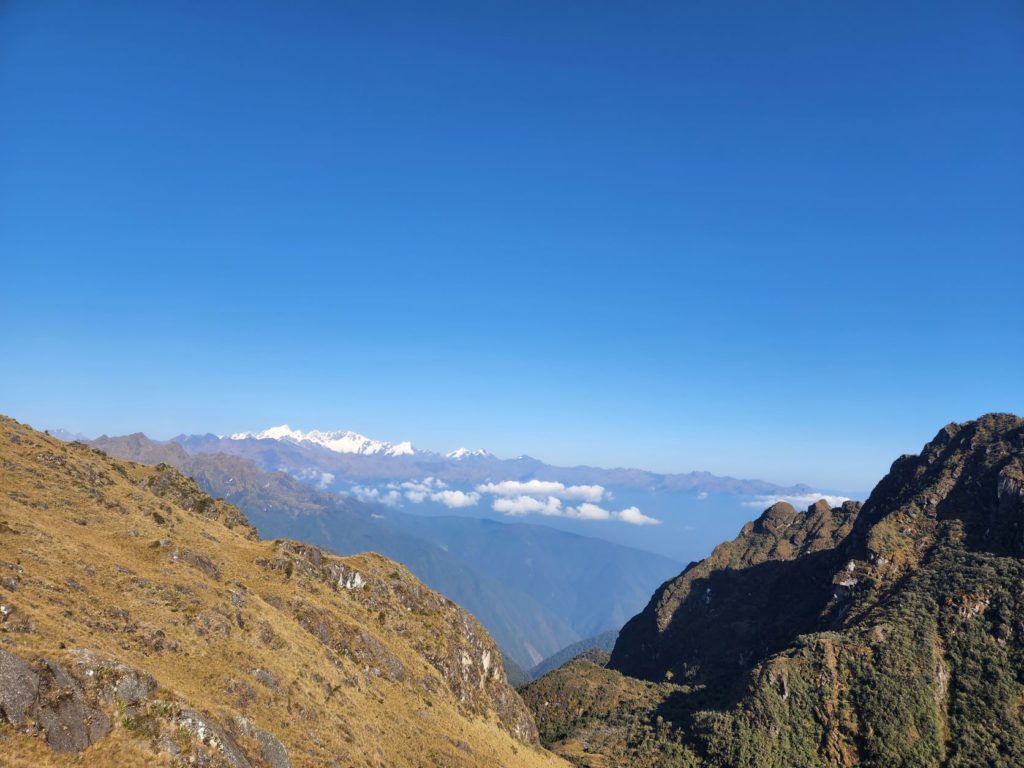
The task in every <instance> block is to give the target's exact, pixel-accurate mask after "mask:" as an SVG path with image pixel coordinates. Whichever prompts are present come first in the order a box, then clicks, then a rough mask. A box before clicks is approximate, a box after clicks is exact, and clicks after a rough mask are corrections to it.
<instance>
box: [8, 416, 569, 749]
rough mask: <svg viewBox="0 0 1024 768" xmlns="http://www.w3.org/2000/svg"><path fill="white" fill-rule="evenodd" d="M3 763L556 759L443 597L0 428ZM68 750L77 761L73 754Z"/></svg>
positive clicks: (190, 489) (94, 458)
mask: <svg viewBox="0 0 1024 768" xmlns="http://www.w3.org/2000/svg"><path fill="white" fill-rule="evenodd" d="M0 487H2V489H3V495H2V496H0V754H2V759H0V762H2V763H3V765H5V766H15V767H17V768H28V767H29V766H32V767H33V768H34V767H36V766H48V765H69V764H72V763H73V764H93V765H118V766H143V765H147V766H148V765H196V766H232V767H233V768H248V767H250V766H251V767H252V768H256V767H257V766H264V767H267V766H269V767H271V768H284V767H285V766H289V765H290V766H296V767H298V766H325V765H327V766H330V765H345V766H349V765H352V766H382V765H389V766H390V765H403V766H420V765H423V764H425V763H426V764H431V765H434V764H436V765H441V764H444V765H453V766H493V765H498V764H503V765H508V766H513V765H522V766H534V765H536V766H540V765H549V766H550V765H555V764H557V762H558V761H557V760H556V759H555V758H553V757H552V756H550V755H548V754H546V753H544V752H543V751H541V750H540V749H539V748H538V747H536V746H535V742H536V732H535V728H534V725H533V721H532V719H531V717H530V715H529V713H528V712H527V710H526V709H525V707H524V706H523V704H522V702H521V700H520V699H519V698H518V696H517V695H516V694H515V692H514V691H513V690H512V689H511V688H510V687H509V686H508V684H507V683H506V681H505V677H504V672H503V671H502V664H501V658H500V654H499V653H498V650H497V648H496V646H495V645H494V643H493V641H492V640H491V639H490V637H489V636H488V635H487V633H486V632H485V631H484V630H483V628H482V627H481V626H480V625H479V624H478V623H477V622H476V621H475V620H474V619H473V617H472V616H470V615H469V614H468V613H466V612H465V611H463V610H462V609H461V608H459V607H458V606H456V605H455V604H453V603H452V602H450V601H449V600H446V599H444V598H443V597H441V596H440V595H437V594H436V593H434V592H431V591H430V590H429V589H427V588H425V587H424V586H423V585H422V584H421V583H419V582H418V581H417V580H416V579H415V578H414V577H412V575H411V574H409V572H408V571H407V570H405V569H404V568H403V567H402V566H400V565H398V564H397V563H394V562H391V561H388V560H386V559H385V558H383V557H380V556H378V555H360V556H356V557H349V558H338V557H333V556H329V555H327V554H325V553H324V552H322V551H321V550H319V549H317V548H315V547H312V546H309V545H306V544H299V543H296V542H291V541H285V540H277V541H261V540H259V539H258V538H257V536H256V532H255V530H254V529H253V528H252V526H251V525H250V524H249V522H248V521H247V520H246V518H245V517H244V516H243V515H242V514H241V513H240V512H239V511H238V509H237V508H235V507H234V506H232V505H230V504H228V503H226V502H223V501H217V500H214V499H212V498H210V497H209V496H207V495H206V494H204V493H203V492H202V491H200V489H199V488H198V487H197V486H196V484H195V483H194V482H193V481H192V480H190V479H188V478H186V477H185V476H183V475H181V474H180V473H179V472H178V471H177V470H175V469H173V468H171V467H169V466H167V465H158V466H155V467H149V466H142V465H137V464H132V463H130V462H125V461H121V460H117V459H113V458H110V457H108V456H106V455H105V454H102V453H100V452H99V451H95V450H92V449H90V448H88V447H86V446H84V445H80V444H65V443H61V442H60V441H58V440H56V439H54V438H50V437H47V436H45V435H43V434H41V433H38V432H34V431H32V430H31V429H29V428H28V427H25V426H23V425H20V424H18V423H17V422H14V421H13V420H10V419H7V418H0ZM68 753H80V755H81V760H80V761H74V760H73V758H72V756H71V755H69V754H68Z"/></svg>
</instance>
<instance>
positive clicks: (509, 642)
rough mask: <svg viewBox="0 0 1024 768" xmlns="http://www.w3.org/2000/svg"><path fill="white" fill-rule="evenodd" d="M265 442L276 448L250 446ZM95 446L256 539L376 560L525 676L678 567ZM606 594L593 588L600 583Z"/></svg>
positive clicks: (226, 468) (561, 536)
mask: <svg viewBox="0 0 1024 768" xmlns="http://www.w3.org/2000/svg"><path fill="white" fill-rule="evenodd" d="M257 442H261V443H265V442H270V443H271V444H272V445H276V443H274V441H257ZM92 445H94V446H95V447H98V448H101V449H103V450H104V451H106V452H107V453H110V454H111V455H115V456H120V457H122V458H129V459H132V460H136V461H141V462H144V463H157V462H161V461H164V462H167V463H170V464H173V465H174V466H176V467H178V468H179V469H181V470H182V471H183V472H185V473H186V474H188V475H190V476H191V477H193V478H195V479H196V481H197V482H198V483H199V484H200V486H201V487H203V488H204V489H205V490H206V491H207V492H209V493H212V494H214V495H218V496H223V497H225V498H226V499H228V500H229V501H231V502H232V503H233V504H236V505H237V506H238V507H239V508H240V509H242V511H243V512H245V514H246V515H247V516H248V517H249V519H250V520H251V521H252V522H253V523H254V524H255V525H256V526H257V528H258V529H259V530H260V532H261V533H262V534H263V535H265V536H269V537H279V536H281V537H291V538H297V539H301V540H303V541H308V542H311V543H315V544H318V545H321V546H324V547H328V548H330V549H331V550H333V551H335V552H339V553H342V554H348V553H353V552H362V551H367V550H372V551H374V552H380V553H381V554H384V555H386V556H387V557H390V558H392V559H394V560H398V561H400V562H402V563H404V564H405V565H406V566H408V567H409V569H410V570H411V571H412V572H413V573H414V574H415V575H416V576H417V577H418V578H420V579H421V580H423V581H424V582H425V583H427V584H428V585H429V586H430V587H432V588H433V589H436V590H438V591H440V592H442V593H443V594H444V595H446V596H447V597H449V598H451V599H453V600H455V601H456V602H458V603H459V604H460V605H463V606H465V607H466V608H467V609H469V610H470V611H471V612H472V613H473V615H474V616H476V617H477V618H478V619H479V620H480V621H481V622H482V623H483V624H484V626H486V627H487V629H488V631H489V632H490V633H491V635H492V636H493V637H494V638H495V640H497V641H498V643H499V645H500V646H501V648H502V650H503V651H504V652H505V653H506V654H507V655H509V656H511V657H512V658H514V659H515V660H516V661H517V663H519V664H520V665H521V666H523V667H524V668H527V669H528V668H530V667H532V666H534V665H535V664H537V663H538V662H540V661H541V660H543V659H544V658H546V657H547V656H549V655H551V654H553V653H556V652H557V651H558V650H560V649H562V648H564V647H565V646H567V645H569V644H571V643H573V642H576V641H578V640H580V639H581V638H585V637H590V636H592V635H594V634H596V633H599V632H602V631H605V630H607V629H609V628H612V627H616V628H617V627H619V626H621V625H622V624H623V623H624V622H625V621H626V620H627V619H628V618H629V617H630V616H632V615H633V614H634V613H635V612H636V611H637V610H639V608H640V607H642V606H643V604H644V602H646V600H647V598H648V596H649V594H650V592H651V590H652V589H654V587H656V586H657V585H658V584H660V583H662V582H663V581H664V580H665V579H666V578H668V577H669V576H671V575H672V574H673V573H675V572H677V570H678V564H677V563H675V562H674V561H672V560H669V559H668V558H664V557H661V556H658V555H652V554H651V553H648V552H641V551H639V550H635V549H631V548H629V547H623V546H618V545H615V544H611V543H609V542H606V541H603V540H600V539H595V538H589V537H585V536H578V535H575V534H571V533H566V532H563V531H557V530H553V529H551V528H548V527H546V526H539V525H528V524H523V523H516V524H505V523H499V522H495V521H491V520H476V519H472V518H467V517H452V516H441V517H435V516H422V515H410V514H405V513H403V512H401V511H400V510H396V509H392V508H387V507H383V506H380V505H376V506H372V505H367V504H363V503H361V502H359V501H356V500H353V499H351V498H348V497H345V496H341V495H339V494H334V493H329V492H325V491H323V490H320V489H317V488H315V487H313V486H311V485H307V484H305V483H302V482H299V480H297V479H296V478H294V477H292V476H291V475H288V474H286V473H283V472H266V471H264V470H262V469H260V468H259V467H258V466H257V465H256V464H255V463H254V462H253V461H252V460H250V459H248V458H243V457H240V456H232V455H226V454H210V453H194V454H188V453H186V452H185V450H184V449H183V448H182V447H181V446H180V445H179V444H177V443H173V442H171V443H159V442H154V441H152V440H149V439H148V438H146V437H145V435H141V434H135V435H127V436H123V437H113V438H109V437H103V438H100V439H98V440H96V441H93V443H92ZM597 573H600V574H601V588H600V589H594V588H593V583H594V578H595V574H597Z"/></svg>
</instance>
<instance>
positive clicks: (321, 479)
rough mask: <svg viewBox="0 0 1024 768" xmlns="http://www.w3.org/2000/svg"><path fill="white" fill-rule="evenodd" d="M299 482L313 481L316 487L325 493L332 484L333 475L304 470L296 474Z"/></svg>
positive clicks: (316, 470) (315, 470)
mask: <svg viewBox="0 0 1024 768" xmlns="http://www.w3.org/2000/svg"><path fill="white" fill-rule="evenodd" d="M296 477H298V478H299V479H300V480H313V481H315V482H316V487H317V488H319V489H320V490H321V491H325V490H327V489H328V488H330V487H331V484H332V483H333V482H334V475H333V474H332V473H331V472H321V471H320V470H318V469H304V470H302V471H301V472H298V473H297V474H296Z"/></svg>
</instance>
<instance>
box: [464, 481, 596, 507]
mask: <svg viewBox="0 0 1024 768" xmlns="http://www.w3.org/2000/svg"><path fill="white" fill-rule="evenodd" d="M476 490H477V493H490V494H493V495H494V496H552V497H554V498H556V499H562V500H563V501H589V502H598V501H601V499H603V498H604V496H605V493H606V491H605V489H604V487H603V486H600V485H569V486H567V485H565V484H564V483H559V482H556V481H554V480H527V481H525V482H521V481H519V480H503V481H502V482H500V483H484V484H483V485H478V486H477V487H476Z"/></svg>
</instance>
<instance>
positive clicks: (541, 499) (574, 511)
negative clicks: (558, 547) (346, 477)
mask: <svg viewBox="0 0 1024 768" xmlns="http://www.w3.org/2000/svg"><path fill="white" fill-rule="evenodd" d="M352 494H353V495H354V496H355V497H356V498H357V499H359V500H360V501H366V502H373V503H377V504H386V505H388V506H391V507H397V506H401V505H402V502H410V503H412V504H422V503H424V502H426V501H432V502H435V503H437V504H443V505H444V506H446V507H448V508H449V509H466V508H468V507H474V506H476V505H477V504H479V503H480V500H481V499H482V498H483V497H484V496H490V497H491V508H492V509H493V510H494V511H495V512H500V513H502V514H503V515H510V516H514V517H520V516H523V515H543V516H546V517H566V518H571V519H573V520H589V521H594V520H598V521H600V520H617V521H619V522H622V523H628V524H629V525H658V524H659V523H660V522H661V521H660V520H657V519H655V518H653V517H649V516H647V515H645V514H643V513H642V512H641V511H640V510H639V509H638V508H637V507H627V508H626V509H621V510H612V509H608V508H607V507H605V506H601V502H605V503H607V502H609V501H611V499H612V494H611V493H610V492H609V491H608V490H607V489H606V488H605V487H604V486H601V485H566V484H565V483H560V482H558V481H555V480H525V481H520V480H503V481H501V482H498V483H482V484H480V485H478V486H476V489H475V490H471V491H463V490H459V489H457V488H449V487H448V484H447V483H446V482H444V481H443V480H441V479H439V478H436V477H426V478H423V479H420V480H407V481H405V482H402V483H389V484H388V485H387V486H385V487H384V488H371V487H367V486H360V485H357V486H353V488H352Z"/></svg>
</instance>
